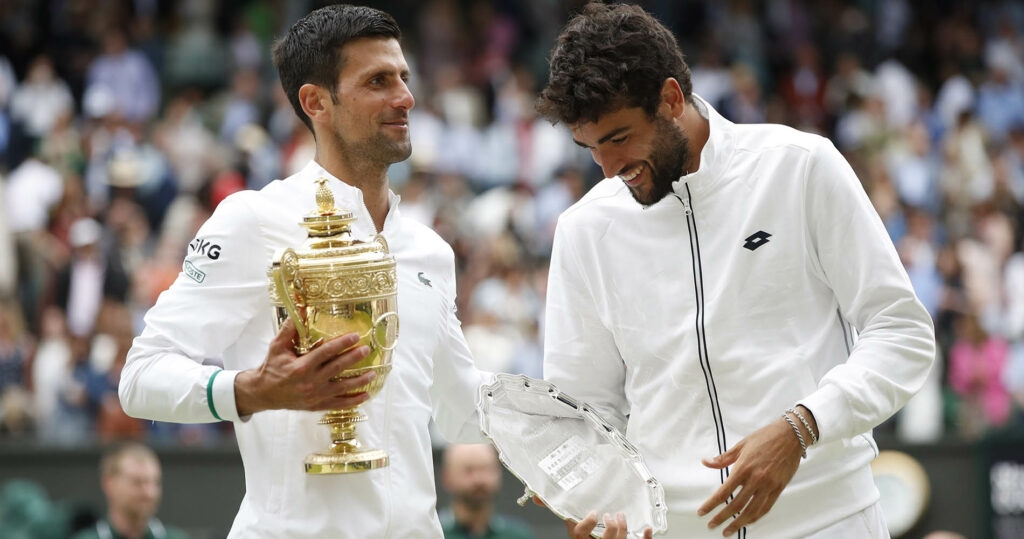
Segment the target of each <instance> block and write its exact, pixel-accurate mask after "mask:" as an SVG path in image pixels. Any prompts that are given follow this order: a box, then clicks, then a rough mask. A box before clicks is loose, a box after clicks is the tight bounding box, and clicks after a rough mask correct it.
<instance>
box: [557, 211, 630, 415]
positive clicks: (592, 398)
mask: <svg viewBox="0 0 1024 539" xmlns="http://www.w3.org/2000/svg"><path fill="white" fill-rule="evenodd" d="M573 226H578V225H577V221H572V220H569V219H566V215H565V214H563V216H562V217H560V218H559V220H558V225H557V226H556V228H555V239H554V244H553V247H552V253H551V265H550V268H549V270H548V286H547V299H546V305H545V320H544V379H545V380H548V381H549V382H551V383H553V384H555V385H556V386H557V387H558V389H559V391H562V392H564V393H566V394H567V395H569V396H571V397H573V398H576V399H578V400H581V401H584V402H587V403H588V404H590V405H591V406H592V407H593V408H594V409H595V410H597V411H598V413H599V414H600V415H601V416H602V417H603V418H604V419H605V420H606V421H608V422H609V423H611V424H612V425H614V426H615V427H616V428H617V429H619V430H620V431H622V432H625V428H626V417H627V416H628V415H629V403H628V401H627V399H626V396H625V389H624V387H625V381H626V365H625V363H624V362H623V360H622V357H621V355H620V354H619V351H618V347H617V346H616V345H615V339H614V336H613V335H612V333H611V331H609V329H608V327H607V326H606V325H605V323H604V322H603V321H602V320H601V319H600V317H599V315H598V312H599V311H598V308H597V304H596V303H595V300H594V297H593V294H592V293H591V292H590V290H591V289H592V286H600V284H599V283H588V282H587V281H586V276H585V275H584V274H583V272H582V271H581V269H580V268H585V267H589V266H587V265H586V264H585V263H584V262H582V261H581V260H580V259H579V257H578V256H577V253H576V251H575V250H574V249H573V245H574V244H576V243H577V242H573V240H572V232H573V228H572V227H573Z"/></svg>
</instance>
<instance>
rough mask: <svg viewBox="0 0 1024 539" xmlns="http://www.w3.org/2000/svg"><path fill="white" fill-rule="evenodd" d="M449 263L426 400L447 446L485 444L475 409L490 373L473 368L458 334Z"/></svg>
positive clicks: (463, 341)
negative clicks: (449, 444)
mask: <svg viewBox="0 0 1024 539" xmlns="http://www.w3.org/2000/svg"><path fill="white" fill-rule="evenodd" d="M450 256H451V263H450V264H449V268H448V270H447V272H446V279H445V282H444V283H443V285H441V286H443V288H444V289H445V290H446V292H445V300H444V301H443V302H442V309H443V312H441V313H440V316H441V317H442V322H441V336H440V339H441V340H440V342H439V344H438V347H437V349H436V351H435V352H434V357H433V364H434V382H433V383H432V384H431V385H430V401H431V403H432V408H433V410H432V412H433V418H434V424H435V425H437V428H438V430H439V431H440V432H441V434H442V435H443V436H444V438H445V440H447V441H448V442H449V443H463V444H465V443H485V442H487V438H485V437H484V435H483V433H482V432H481V431H480V413H479V410H478V408H477V400H478V397H479V392H480V386H481V385H483V384H486V383H489V382H490V380H491V379H492V378H493V376H492V375H491V373H488V372H484V371H481V370H479V369H477V367H476V365H475V363H474V361H473V354H472V352H470V350H469V344H468V343H467V342H466V337H465V336H464V335H463V333H462V322H461V321H459V317H458V315H457V313H456V309H455V262H454V254H450Z"/></svg>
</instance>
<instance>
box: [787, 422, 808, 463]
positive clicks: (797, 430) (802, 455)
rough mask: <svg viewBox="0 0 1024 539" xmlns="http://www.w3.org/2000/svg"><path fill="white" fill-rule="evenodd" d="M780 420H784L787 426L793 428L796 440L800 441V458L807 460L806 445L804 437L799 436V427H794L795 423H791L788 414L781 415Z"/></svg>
mask: <svg viewBox="0 0 1024 539" xmlns="http://www.w3.org/2000/svg"><path fill="white" fill-rule="evenodd" d="M782 419H785V420H786V423H789V426H790V427H793V432H795V433H796V439H797V440H800V451H801V453H802V454H801V455H800V456H801V457H803V458H807V443H805V442H804V435H803V434H800V427H797V426H796V422H795V421H793V419H792V418H791V417H789V414H788V413H786V414H782Z"/></svg>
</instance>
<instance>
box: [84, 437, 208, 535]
mask: <svg viewBox="0 0 1024 539" xmlns="http://www.w3.org/2000/svg"><path fill="white" fill-rule="evenodd" d="M100 481H101V486H102V487H103V495H104V496H105V497H106V498H107V515H106V517H105V518H102V519H100V520H99V521H97V522H96V525H95V526H92V527H89V528H86V529H84V530H82V531H80V532H79V533H78V534H76V535H75V536H74V538H73V539H188V536H187V535H186V534H185V533H184V532H182V531H180V530H178V529H175V528H171V527H166V526H164V525H163V523H162V522H160V520H158V519H157V518H156V511H157V508H158V507H159V506H160V497H161V495H162V490H163V489H162V486H161V472H160V461H159V459H157V456H156V453H154V452H153V450H152V449H150V448H149V447H147V446H145V445H143V444H141V443H138V442H124V443H121V444H118V445H115V446H112V448H111V449H110V450H108V451H107V452H106V453H105V454H104V455H103V459H102V460H101V461H100Z"/></svg>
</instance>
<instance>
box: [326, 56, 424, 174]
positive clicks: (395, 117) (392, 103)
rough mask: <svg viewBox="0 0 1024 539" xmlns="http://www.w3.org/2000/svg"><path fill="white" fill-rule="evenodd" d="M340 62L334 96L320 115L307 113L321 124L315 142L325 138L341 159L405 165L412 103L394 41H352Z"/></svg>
mask: <svg viewBox="0 0 1024 539" xmlns="http://www.w3.org/2000/svg"><path fill="white" fill-rule="evenodd" d="M341 58H342V62H343V63H342V69H341V73H340V74H339V76H338V85H337V91H335V92H334V93H333V94H330V95H329V97H330V99H328V100H323V101H322V103H323V106H324V107H325V110H324V112H325V114H324V115H323V116H315V115H314V114H310V116H311V117H314V123H315V124H320V125H317V126H316V133H317V137H318V138H325V139H329V140H327V141H325V142H327V143H328V144H329V145H330V147H331V148H332V149H333V150H334V151H337V152H340V153H341V154H343V155H344V156H345V158H346V160H350V161H368V162H371V163H374V164H377V165H382V166H387V165H390V164H392V163H397V162H399V161H404V160H405V159H407V158H408V157H409V155H410V154H411V153H412V144H411V143H410V141H409V111H410V110H411V109H412V107H413V106H414V105H415V100H414V99H413V96H412V93H411V92H410V91H409V87H408V85H407V83H408V80H409V66H408V64H407V63H406V61H405V57H404V56H403V55H402V48H401V46H399V44H398V41H397V40H395V39H390V38H359V39H355V40H353V41H350V42H348V43H346V44H345V46H344V47H343V48H342V53H341ZM319 90H320V91H322V92H327V91H328V90H327V89H325V88H320V89H319ZM325 124H326V125H325Z"/></svg>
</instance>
